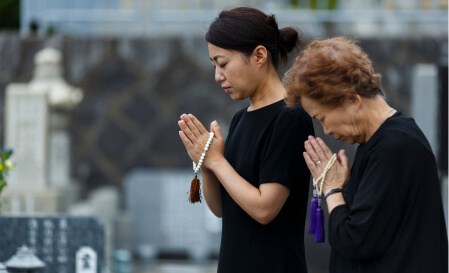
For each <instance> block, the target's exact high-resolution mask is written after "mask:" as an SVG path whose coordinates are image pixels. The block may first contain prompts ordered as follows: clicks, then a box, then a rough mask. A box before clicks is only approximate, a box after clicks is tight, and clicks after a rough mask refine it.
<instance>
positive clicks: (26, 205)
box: [0, 186, 78, 214]
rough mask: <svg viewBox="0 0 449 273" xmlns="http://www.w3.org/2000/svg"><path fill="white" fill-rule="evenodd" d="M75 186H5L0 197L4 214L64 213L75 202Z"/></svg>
mask: <svg viewBox="0 0 449 273" xmlns="http://www.w3.org/2000/svg"><path fill="white" fill-rule="evenodd" d="M76 192H78V191H77V190H76V187H74V186H67V187H64V188H59V189H33V190H30V189H17V188H8V187H6V188H5V189H4V190H3V192H2V195H1V197H0V202H1V204H2V206H1V212H2V213H5V214H35V213H64V212H67V208H68V206H69V205H70V204H71V203H73V202H75V201H76V199H77V194H76Z"/></svg>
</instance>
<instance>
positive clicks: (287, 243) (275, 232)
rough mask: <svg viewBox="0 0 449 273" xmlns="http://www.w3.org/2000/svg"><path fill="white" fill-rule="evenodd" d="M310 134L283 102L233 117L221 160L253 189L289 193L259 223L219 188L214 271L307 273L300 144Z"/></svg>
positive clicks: (300, 114)
mask: <svg viewBox="0 0 449 273" xmlns="http://www.w3.org/2000/svg"><path fill="white" fill-rule="evenodd" d="M313 133H314V132H313V125H312V120H311V118H310V117H309V115H308V114H307V113H306V112H305V111H304V110H303V109H302V108H300V107H299V106H298V107H296V108H293V109H291V108H288V107H287V106H286V105H285V103H284V101H278V102H276V103H274V104H271V105H268V106H266V107H263V108H261V109H258V110H255V111H251V112H247V110H246V108H245V109H242V110H240V111H239V112H237V113H236V115H235V116H234V118H233V119H232V122H231V126H230V130H229V134H228V137H227V140H226V145H225V157H226V159H227V160H228V161H229V163H230V164H231V165H232V167H233V168H234V169H235V170H236V171H237V172H238V173H239V174H240V175H241V176H242V177H243V178H244V179H246V180H247V181H248V182H249V183H251V184H252V185H253V186H255V187H257V188H258V187H259V185H260V184H262V183H270V182H277V183H280V184H282V185H285V186H287V187H288V188H289V189H290V195H289V197H288V198H287V200H286V202H285V204H284V206H283V208H282V209H281V211H280V212H279V214H278V216H277V217H276V218H275V219H274V220H273V221H272V222H271V223H269V224H267V225H262V224H259V223H258V222H257V221H256V220H254V219H253V218H251V217H250V216H249V215H248V214H247V213H246V212H245V211H243V210H242V209H241V208H240V207H239V206H238V205H237V203H235V202H234V200H233V199H232V198H231V197H230V195H229V194H228V193H227V192H226V190H225V189H224V188H223V187H221V197H222V216H223V229H222V238H221V247H220V254H219V260H218V272H219V273H239V272H241V273H253V272H254V273H264V272H267V273H284V272H295V273H298V272H307V267H306V261H305V256H304V222H305V218H306V209H307V203H308V202H307V198H308V187H309V178H310V172H309V170H308V168H307V166H306V164H305V162H304V159H303V156H302V153H303V151H304V141H305V140H306V139H307V136H308V135H313Z"/></svg>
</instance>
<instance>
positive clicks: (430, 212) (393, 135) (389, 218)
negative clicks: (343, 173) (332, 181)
mask: <svg viewBox="0 0 449 273" xmlns="http://www.w3.org/2000/svg"><path fill="white" fill-rule="evenodd" d="M343 197H344V199H345V201H346V205H341V206H338V207H336V208H335V209H334V210H333V211H332V213H331V214H330V217H329V218H330V219H329V242H330V244H331V247H332V251H331V259H330V264H329V267H330V272H332V273H337V272H338V273H340V272H341V273H352V272H360V273H369V272H381V273H388V272H391V273H398V272H407V273H412V272H416V273H423V272H429V273H440V272H447V270H448V241H447V232H446V224H445V219H444V213H443V206H442V200H441V191H440V185H439V179H438V171H437V165H436V161H435V157H434V155H433V153H432V150H431V148H430V145H429V143H428V141H427V139H426V138H425V136H424V134H423V133H422V132H421V130H420V129H419V128H418V126H417V125H416V123H415V121H414V120H413V119H412V118H408V117H405V116H403V115H402V114H401V113H399V112H398V113H396V114H395V115H394V116H392V117H391V118H389V119H387V120H386V121H385V123H384V124H382V125H381V127H380V128H379V129H378V130H377V131H376V132H375V133H374V135H373V136H372V137H371V138H370V139H369V140H368V142H367V143H365V144H363V145H360V146H359V147H358V149H357V153H356V156H355V159H354V165H353V167H352V169H351V178H350V179H349V181H348V183H347V184H346V185H345V186H344V188H343Z"/></svg>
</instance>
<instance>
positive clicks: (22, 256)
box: [5, 245, 46, 273]
mask: <svg viewBox="0 0 449 273" xmlns="http://www.w3.org/2000/svg"><path fill="white" fill-rule="evenodd" d="M5 265H6V267H7V268H8V269H10V270H11V273H12V272H26V273H32V272H38V270H40V269H42V268H45V266H46V265H45V263H44V262H43V261H41V260H40V259H39V258H38V257H36V256H35V255H34V253H33V250H32V249H30V248H28V247H27V246H25V245H23V246H22V247H19V248H18V249H17V253H16V254H15V255H14V256H12V257H11V258H10V259H9V260H8V261H6V262H5Z"/></svg>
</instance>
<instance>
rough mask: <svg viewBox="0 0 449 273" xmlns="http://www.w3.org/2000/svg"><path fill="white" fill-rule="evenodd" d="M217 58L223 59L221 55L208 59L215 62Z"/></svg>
mask: <svg viewBox="0 0 449 273" xmlns="http://www.w3.org/2000/svg"><path fill="white" fill-rule="evenodd" d="M218 58H225V56H223V55H217V56H215V57H214V58H213V59H212V58H209V59H210V60H211V61H217V59H218Z"/></svg>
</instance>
